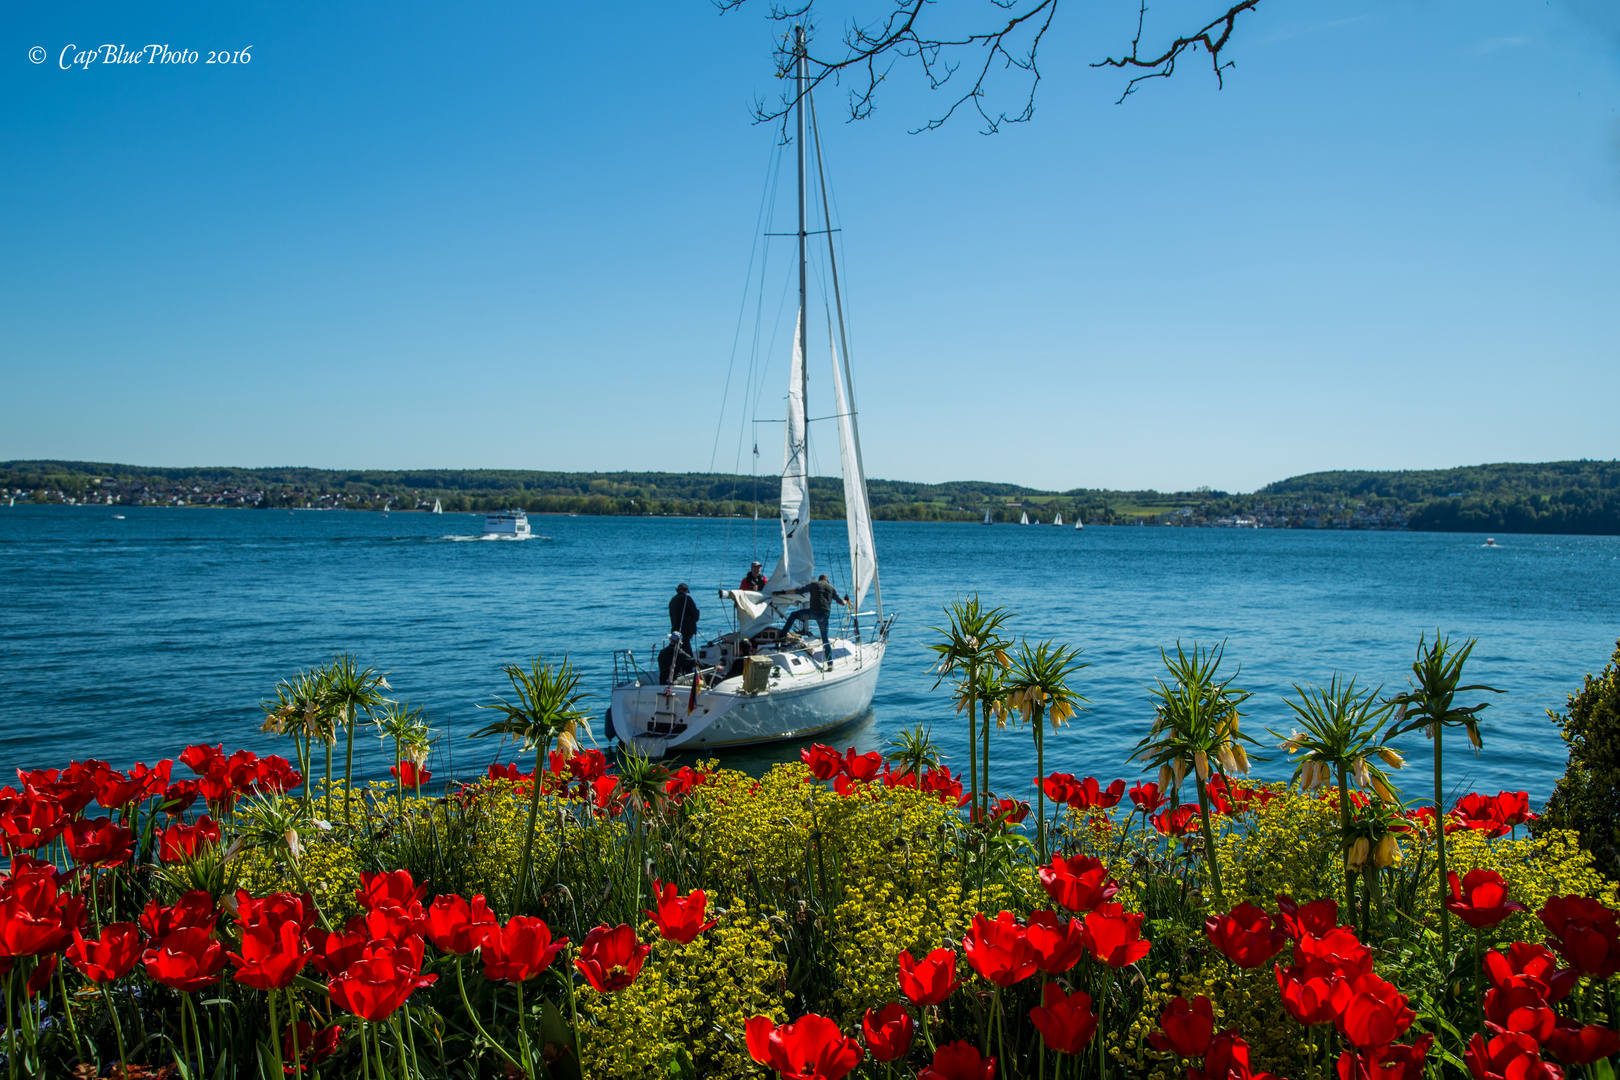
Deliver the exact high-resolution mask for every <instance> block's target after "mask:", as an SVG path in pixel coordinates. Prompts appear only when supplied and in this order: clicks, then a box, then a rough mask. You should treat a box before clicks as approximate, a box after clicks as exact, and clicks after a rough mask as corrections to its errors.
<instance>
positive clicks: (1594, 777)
mask: <svg viewBox="0 0 1620 1080" xmlns="http://www.w3.org/2000/svg"><path fill="white" fill-rule="evenodd" d="M1547 715H1548V716H1549V717H1551V718H1552V721H1553V723H1555V724H1557V725H1558V727H1559V730H1560V731H1561V733H1562V734H1563V736H1564V742H1565V743H1566V744H1568V746H1569V766H1568V768H1567V769H1566V770H1565V772H1564V776H1563V778H1562V779H1560V780H1559V781H1558V785H1557V787H1555V788H1554V789H1553V793H1552V798H1551V799H1549V800H1548V801H1547V808H1546V811H1545V812H1544V813H1543V815H1542V819H1541V821H1539V822H1537V823H1536V825H1535V826H1534V829H1535V831H1536V832H1537V834H1538V835H1539V834H1541V833H1544V832H1547V831H1549V830H1553V829H1568V830H1570V831H1572V832H1575V833H1578V834H1579V835H1580V838H1581V846H1582V847H1584V848H1586V849H1588V850H1589V851H1591V852H1592V854H1593V855H1594V856H1595V857H1596V859H1597V865H1598V867H1599V869H1601V870H1602V871H1603V873H1605V874H1607V875H1609V876H1610V877H1615V876H1620V643H1617V644H1616V647H1615V651H1614V655H1613V656H1612V657H1610V659H1609V664H1608V666H1607V667H1605V668H1604V669H1603V671H1602V673H1601V674H1598V675H1588V676H1587V677H1586V681H1585V683H1583V684H1582V686H1581V688H1580V690H1578V691H1576V692H1575V693H1573V694H1571V695H1569V704H1568V706H1567V707H1566V708H1565V710H1564V713H1563V715H1562V716H1560V715H1559V714H1557V713H1555V712H1553V711H1552V710H1551V709H1549V710H1547Z"/></svg>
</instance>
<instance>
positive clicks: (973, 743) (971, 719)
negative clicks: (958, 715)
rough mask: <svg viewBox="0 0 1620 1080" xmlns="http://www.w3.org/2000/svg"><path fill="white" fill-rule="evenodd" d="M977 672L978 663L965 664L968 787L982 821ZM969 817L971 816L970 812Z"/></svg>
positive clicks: (983, 812)
mask: <svg viewBox="0 0 1620 1080" xmlns="http://www.w3.org/2000/svg"><path fill="white" fill-rule="evenodd" d="M978 674H979V665H978V663H977V662H972V661H970V662H969V663H968V665H967V685H968V703H967V705H968V788H969V790H970V794H971V798H972V800H973V809H974V810H975V811H976V812H977V813H978V815H979V821H980V822H981V823H982V822H983V821H984V814H985V811H984V810H983V809H982V808H981V807H980V806H979V802H980V799H979V720H978V704H979V695H978V693H977V691H978V685H979V680H978ZM969 817H972V815H971V814H970V815H969Z"/></svg>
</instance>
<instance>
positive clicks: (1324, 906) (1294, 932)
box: [1277, 893, 1339, 941]
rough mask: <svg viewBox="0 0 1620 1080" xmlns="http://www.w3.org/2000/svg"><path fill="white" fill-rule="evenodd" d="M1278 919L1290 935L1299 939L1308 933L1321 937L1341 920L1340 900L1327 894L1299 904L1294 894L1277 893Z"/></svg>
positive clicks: (1296, 939)
mask: <svg viewBox="0 0 1620 1080" xmlns="http://www.w3.org/2000/svg"><path fill="white" fill-rule="evenodd" d="M1277 919H1278V921H1279V923H1280V924H1281V926H1282V928H1283V929H1284V930H1286V931H1287V932H1288V936H1289V937H1291V938H1293V939H1294V940H1295V941H1298V940H1299V939H1300V938H1302V937H1304V936H1305V935H1306V934H1310V935H1311V936H1313V937H1321V936H1322V935H1323V934H1326V933H1328V932H1329V931H1330V930H1332V929H1333V928H1334V927H1335V926H1336V925H1337V924H1338V921H1339V902H1338V901H1337V900H1333V899H1330V898H1328V897H1326V896H1324V897H1322V898H1321V899H1319V900H1312V901H1311V902H1310V903H1308V904H1299V903H1296V902H1295V901H1294V898H1293V897H1292V896H1286V895H1283V894H1282V893H1278V894H1277Z"/></svg>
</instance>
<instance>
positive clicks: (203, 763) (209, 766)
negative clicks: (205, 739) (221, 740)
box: [180, 744, 225, 776]
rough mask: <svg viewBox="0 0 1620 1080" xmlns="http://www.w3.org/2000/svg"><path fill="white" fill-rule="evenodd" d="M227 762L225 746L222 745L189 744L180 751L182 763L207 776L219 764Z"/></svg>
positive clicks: (199, 774)
mask: <svg viewBox="0 0 1620 1080" xmlns="http://www.w3.org/2000/svg"><path fill="white" fill-rule="evenodd" d="M224 763H225V747H224V745H223V744H221V745H220V746H203V745H201V744H198V745H196V746H188V747H186V748H185V749H184V750H182V751H180V764H182V765H184V766H185V767H186V768H188V769H190V770H191V771H192V772H194V773H196V774H197V775H198V776H206V775H207V774H208V773H210V772H212V771H213V770H214V769H215V768H216V767H217V766H219V765H223V764H224Z"/></svg>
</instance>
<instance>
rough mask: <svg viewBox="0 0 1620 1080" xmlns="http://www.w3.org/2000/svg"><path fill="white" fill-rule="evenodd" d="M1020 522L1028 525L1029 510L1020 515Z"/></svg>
mask: <svg viewBox="0 0 1620 1080" xmlns="http://www.w3.org/2000/svg"><path fill="white" fill-rule="evenodd" d="M1018 524H1020V525H1028V524H1029V512H1028V511H1025V512H1024V513H1022V514H1019V515H1018Z"/></svg>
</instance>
